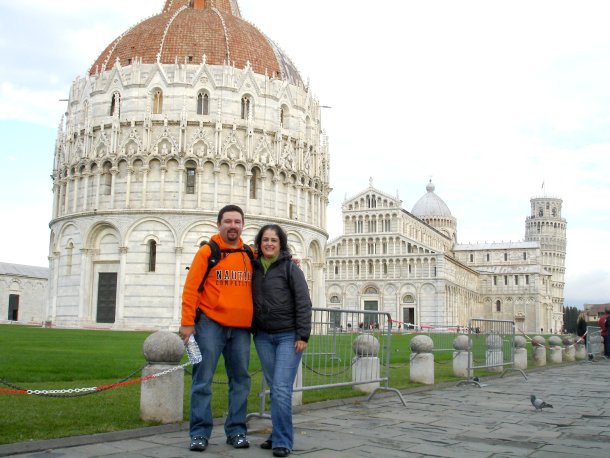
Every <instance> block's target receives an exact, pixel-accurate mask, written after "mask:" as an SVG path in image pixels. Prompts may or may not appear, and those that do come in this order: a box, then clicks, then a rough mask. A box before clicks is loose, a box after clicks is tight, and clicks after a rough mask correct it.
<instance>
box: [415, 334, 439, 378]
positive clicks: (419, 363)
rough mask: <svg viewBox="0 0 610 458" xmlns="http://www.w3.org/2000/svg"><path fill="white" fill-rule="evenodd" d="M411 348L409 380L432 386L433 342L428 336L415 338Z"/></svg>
mask: <svg viewBox="0 0 610 458" xmlns="http://www.w3.org/2000/svg"><path fill="white" fill-rule="evenodd" d="M409 345H410V347H411V363H410V380H411V381H412V382H415V383H423V384H425V385H434V355H433V354H432V348H433V345H434V344H433V342H432V339H431V338H430V337H428V336H415V337H413V339H412V340H411V343H410V344H409Z"/></svg>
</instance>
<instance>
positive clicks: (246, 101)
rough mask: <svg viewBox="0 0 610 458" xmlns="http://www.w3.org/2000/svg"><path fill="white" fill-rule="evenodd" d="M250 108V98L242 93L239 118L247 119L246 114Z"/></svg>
mask: <svg viewBox="0 0 610 458" xmlns="http://www.w3.org/2000/svg"><path fill="white" fill-rule="evenodd" d="M252 108H253V107H252V99H251V98H250V97H249V96H247V95H244V96H243V97H242V98H241V119H248V114H249V113H250V110H251V109H252Z"/></svg>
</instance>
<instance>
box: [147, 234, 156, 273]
mask: <svg viewBox="0 0 610 458" xmlns="http://www.w3.org/2000/svg"><path fill="white" fill-rule="evenodd" d="M147 245H148V271H149V272H154V271H155V268H156V267H157V242H155V241H154V240H149V241H148V244H147Z"/></svg>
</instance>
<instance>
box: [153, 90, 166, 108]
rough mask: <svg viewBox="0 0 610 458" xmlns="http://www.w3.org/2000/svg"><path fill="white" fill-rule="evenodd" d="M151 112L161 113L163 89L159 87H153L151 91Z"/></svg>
mask: <svg viewBox="0 0 610 458" xmlns="http://www.w3.org/2000/svg"><path fill="white" fill-rule="evenodd" d="M152 112H153V114H161V113H163V91H161V89H155V90H154V91H153V106H152Z"/></svg>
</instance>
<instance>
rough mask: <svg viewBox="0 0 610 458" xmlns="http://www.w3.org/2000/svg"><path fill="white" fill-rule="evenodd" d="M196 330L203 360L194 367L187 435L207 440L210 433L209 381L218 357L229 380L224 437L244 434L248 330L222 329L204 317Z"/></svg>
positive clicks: (248, 381)
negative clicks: (221, 358) (188, 433)
mask: <svg viewBox="0 0 610 458" xmlns="http://www.w3.org/2000/svg"><path fill="white" fill-rule="evenodd" d="M195 330H196V334H195V340H197V343H198V344H199V348H200V349H201V355H202V357H203V360H202V361H201V362H200V363H199V364H196V365H194V366H193V382H192V385H191V408H190V436H191V437H195V436H203V437H205V438H206V439H209V438H210V435H211V434H212V426H213V420H214V419H213V417H212V405H211V401H212V380H213V378H214V372H215V371H216V366H217V365H218V359H219V357H220V355H221V354H222V356H223V357H224V360H225V371H226V373H227V377H228V379H229V412H228V415H227V418H226V420H225V434H226V435H227V437H231V436H235V435H236V434H246V430H247V429H246V415H247V410H248V394H249V393H250V374H249V373H248V365H249V364H250V330H249V329H241V328H229V327H225V326H222V325H220V324H218V323H216V322H215V321H212V320H210V319H209V318H208V317H206V316H205V315H203V314H202V315H201V319H200V320H199V323H197V324H196V325H195Z"/></svg>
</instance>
